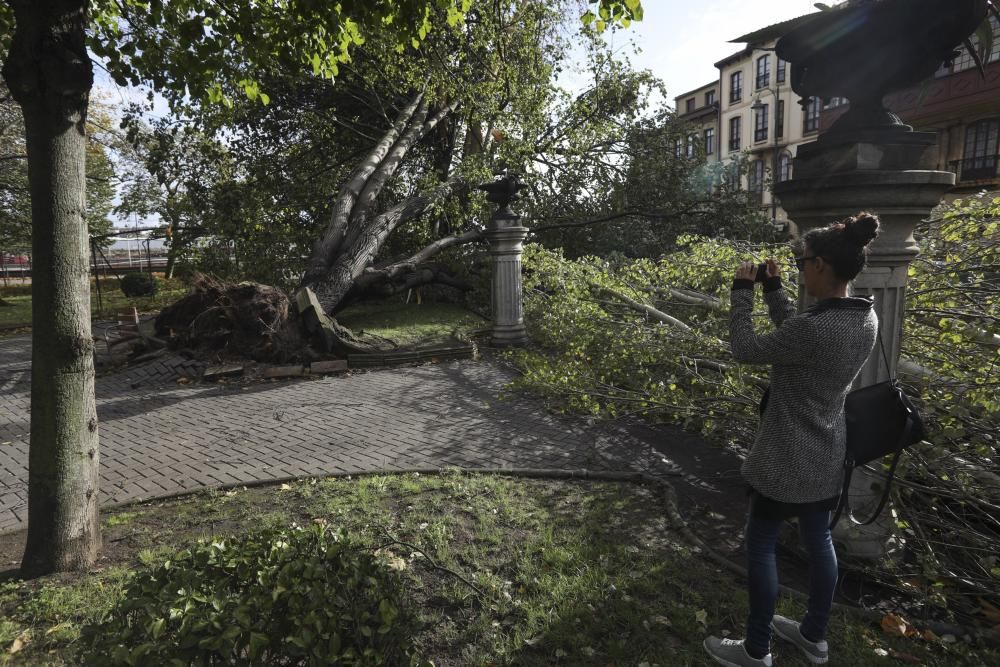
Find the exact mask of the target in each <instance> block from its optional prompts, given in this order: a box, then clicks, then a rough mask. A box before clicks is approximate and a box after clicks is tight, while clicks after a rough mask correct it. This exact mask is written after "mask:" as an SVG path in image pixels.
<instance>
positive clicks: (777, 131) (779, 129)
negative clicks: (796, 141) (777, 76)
mask: <svg viewBox="0 0 1000 667" xmlns="http://www.w3.org/2000/svg"><path fill="white" fill-rule="evenodd" d="M774 136H775V137H777V138H779V139H780V138H781V137H783V136H785V100H778V117H777V118H776V119H775V121H774Z"/></svg>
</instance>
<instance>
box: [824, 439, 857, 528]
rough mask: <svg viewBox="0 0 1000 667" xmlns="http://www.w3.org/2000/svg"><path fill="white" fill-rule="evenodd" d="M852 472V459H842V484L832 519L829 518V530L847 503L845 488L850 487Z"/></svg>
mask: <svg viewBox="0 0 1000 667" xmlns="http://www.w3.org/2000/svg"><path fill="white" fill-rule="evenodd" d="M853 473H854V459H852V458H850V457H848V458H846V459H844V486H843V488H842V489H841V490H840V500H839V501H837V509H836V510H835V511H834V512H833V519H831V520H830V530H833V527H834V526H836V525H837V521H839V520H840V515H841V514H843V513H844V507H845V506H846V505H847V490H848V489H850V488H851V475H852V474H853Z"/></svg>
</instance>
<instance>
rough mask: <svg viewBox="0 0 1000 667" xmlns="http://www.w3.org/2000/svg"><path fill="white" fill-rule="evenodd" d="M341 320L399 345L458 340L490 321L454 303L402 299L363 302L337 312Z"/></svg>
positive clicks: (354, 327) (357, 331)
mask: <svg viewBox="0 0 1000 667" xmlns="http://www.w3.org/2000/svg"><path fill="white" fill-rule="evenodd" d="M337 321H338V322H340V323H341V324H343V325H344V326H346V327H348V328H349V329H351V330H353V331H354V332H355V333H362V332H363V333H366V334H372V335H375V336H378V337H380V338H385V339H388V340H391V341H393V342H395V343H396V344H397V345H398V346H399V347H419V346H421V345H430V344H434V343H441V342H445V341H448V340H454V336H455V335H456V334H457V335H458V336H463V335H465V334H468V333H469V332H470V331H473V330H475V329H481V328H483V327H485V326H487V325H488V322H487V321H486V320H484V319H483V318H482V317H481V316H479V315H477V314H476V313H473V312H471V311H469V310H467V309H465V308H462V307H461V306H458V305H455V304H451V303H434V302H425V303H419V304H418V303H415V302H411V303H404V302H403V301H402V300H401V299H399V298H392V299H387V300H384V301H372V302H366V303H360V304H356V305H353V306H350V307H348V308H345V309H344V310H343V311H341V312H340V313H338V314H337Z"/></svg>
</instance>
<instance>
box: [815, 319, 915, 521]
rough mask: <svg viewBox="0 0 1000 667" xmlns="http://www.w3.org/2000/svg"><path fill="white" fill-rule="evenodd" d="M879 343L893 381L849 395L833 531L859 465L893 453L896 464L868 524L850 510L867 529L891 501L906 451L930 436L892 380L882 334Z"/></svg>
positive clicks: (887, 477)
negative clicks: (841, 487) (842, 476)
mask: <svg viewBox="0 0 1000 667" xmlns="http://www.w3.org/2000/svg"><path fill="white" fill-rule="evenodd" d="M878 344H879V348H880V349H881V351H882V360H883V361H884V362H885V369H886V372H887V374H888V376H889V379H888V380H886V381H885V382H879V383H878V384H873V385H870V386H868V387H862V388H861V389H856V390H854V391H852V392H851V393H849V394H848V395H847V400H846V401H845V403H844V412H845V414H846V415H847V455H846V456H845V457H844V488H843V489H842V490H841V492H840V502H839V503H837V510H836V511H835V512H834V515H833V520H832V521H830V528H833V527H834V526H835V525H836V524H837V521H838V520H839V519H840V515H841V514H842V513H843V511H844V507H845V506H846V505H847V491H848V489H849V488H850V486H851V473H853V472H854V469H855V468H856V467H858V466H863V465H865V464H867V463H871V462H872V461H876V460H881V459H882V458H884V457H885V456H887V455H889V454H892V463H891V464H890V465H889V473H888V475H887V476H886V480H885V489H884V490H883V491H882V500H881V501H879V504H878V508H877V509H876V510H875V513H874V514H872V516H871V517H870V518H869V519H867V520H866V521H858V520H857V519H855V518H854V515H853V514H852V513H851V512H850V511H848V513H847V516H848V518H850V520H851V521H852V522H853V523H854V524H855V525H858V526H867V525H868V524H870V523H872V522H874V521H875V519H877V518H878V516H879V514H881V513H882V510H883V509H884V508H885V504H886V503H887V502H888V501H889V488H890V487H891V486H892V480H893V478H894V477H895V475H896V466H897V465H898V464H899V457H900V455H901V454H902V453H903V450H904V449H906V448H907V447H909V446H910V445H913V444H915V443H917V442H920V441H921V440H923V439H924V438H925V437H926V436H927V431H926V429H925V428H924V423H923V421H922V420H921V419H920V415H919V414H917V410H916V408H914V407H913V404H912V403H911V402H910V399H909V398H908V397H907V396H906V394H905V393H903V388H902V387H901V386H900V384H899V380H898V379H896V378H894V377H892V371H891V370H890V368H889V358H888V356H886V353H885V345H884V344H883V343H882V332H881V331H879V333H878Z"/></svg>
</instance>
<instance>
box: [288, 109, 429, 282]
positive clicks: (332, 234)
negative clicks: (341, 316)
mask: <svg viewBox="0 0 1000 667" xmlns="http://www.w3.org/2000/svg"><path fill="white" fill-rule="evenodd" d="M423 100H424V95H423V93H420V94H418V95H416V96H415V97H414V98H413V100H411V101H410V104H408V105H407V106H406V108H404V109H403V110H402V111H400V112H399V116H398V117H397V118H396V122H395V123H393V126H392V127H391V128H390V129H389V130H388V131H387V132H386V133H385V135H384V136H383V137H382V139H381V140H380V141H379V142H378V144H376V145H375V147H374V148H373V149H372V150H371V152H370V153H369V154H368V155H367V156H366V157H365V159H364V160H363V161H362V162H361V164H360V165H358V168H357V169H355V170H354V173H352V174H351V176H350V178H348V179H347V182H346V183H344V185H343V187H341V189H340V192H339V193H338V194H337V199H336V200H335V201H334V203H333V209H332V211H331V212H330V220H329V222H328V223H327V226H326V230H325V231H324V233H323V236H322V237H321V238H320V239H319V240H318V241H316V245H315V246H314V247H313V252H312V256H311V257H310V259H309V267H308V269H307V270H306V274H305V276H304V277H303V279H302V285H303V286H308V285H312V284H313V283H315V282H317V281H319V280H322V279H323V277H324V276H325V275H326V272H327V270H328V269H329V268H330V265H331V264H332V263H333V259H334V256H335V254H336V252H337V251H338V250H339V249H340V246H341V243H342V242H343V240H344V237H345V236H346V235H347V232H348V225H349V223H350V221H351V212H352V211H353V209H354V204H355V202H357V199H358V197H359V196H360V195H361V192H362V190H363V189H364V187H365V185H366V184H367V183H368V179H369V178H370V177H371V175H372V174H373V173H374V172H375V170H376V169H378V168H379V167H380V166H381V164H382V162H383V160H384V159H385V156H386V154H387V153H388V152H389V150H390V149H391V148H392V147H393V145H394V144H395V143H396V140H397V139H398V138H399V135H400V134H401V133H402V132H403V131H404V130H405V129H406V127H407V126H408V125H409V123H410V120H411V118H412V117H413V114H414V113H416V112H417V110H418V108H420V107H421V106H422V105H423Z"/></svg>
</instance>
